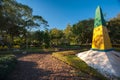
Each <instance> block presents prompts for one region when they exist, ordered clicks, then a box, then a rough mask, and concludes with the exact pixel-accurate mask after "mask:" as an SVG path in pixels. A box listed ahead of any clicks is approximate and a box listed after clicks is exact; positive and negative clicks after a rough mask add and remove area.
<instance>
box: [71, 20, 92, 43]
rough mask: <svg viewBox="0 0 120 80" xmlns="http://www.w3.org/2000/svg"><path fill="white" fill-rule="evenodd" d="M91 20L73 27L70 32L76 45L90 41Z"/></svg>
mask: <svg viewBox="0 0 120 80" xmlns="http://www.w3.org/2000/svg"><path fill="white" fill-rule="evenodd" d="M93 21H94V20H93V19H89V20H83V21H80V22H78V23H76V24H74V25H73V27H72V32H73V34H74V35H75V40H76V42H77V44H83V43H90V42H91V39H92V30H93V24H94V22H93Z"/></svg>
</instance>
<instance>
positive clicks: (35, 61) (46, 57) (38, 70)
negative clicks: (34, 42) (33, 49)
mask: <svg viewBox="0 0 120 80" xmlns="http://www.w3.org/2000/svg"><path fill="white" fill-rule="evenodd" d="M17 58H18V64H17V66H16V68H15V70H14V71H13V72H12V73H11V74H10V75H9V76H8V79H7V80H93V77H90V76H88V75H82V74H81V75H82V76H77V74H78V72H77V71H76V70H75V69H74V68H72V67H71V66H69V65H67V64H66V63H64V62H62V61H60V60H58V59H56V58H54V57H52V56H51V54H50V53H43V54H37V53H34V54H26V55H25V54H19V55H17Z"/></svg>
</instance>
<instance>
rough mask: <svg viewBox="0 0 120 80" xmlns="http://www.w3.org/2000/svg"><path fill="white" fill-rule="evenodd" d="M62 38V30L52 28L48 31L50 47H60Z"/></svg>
mask: <svg viewBox="0 0 120 80" xmlns="http://www.w3.org/2000/svg"><path fill="white" fill-rule="evenodd" d="M62 37H63V32H62V30H58V29H57V28H53V29H51V30H50V39H51V42H50V43H51V45H54V46H57V45H60V44H61V40H62Z"/></svg>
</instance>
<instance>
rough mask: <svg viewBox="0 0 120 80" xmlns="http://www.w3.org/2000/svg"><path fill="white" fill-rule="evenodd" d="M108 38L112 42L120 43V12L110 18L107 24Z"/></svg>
mask: <svg viewBox="0 0 120 80" xmlns="http://www.w3.org/2000/svg"><path fill="white" fill-rule="evenodd" d="M107 27H108V30H109V34H110V38H111V41H112V43H113V44H120V37H118V36H120V14H118V16H117V17H115V18H112V19H111V20H110V21H109V22H108V24H107Z"/></svg>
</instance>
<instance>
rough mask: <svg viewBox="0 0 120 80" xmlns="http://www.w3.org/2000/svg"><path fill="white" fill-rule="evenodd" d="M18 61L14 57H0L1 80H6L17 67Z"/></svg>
mask: <svg viewBox="0 0 120 80" xmlns="http://www.w3.org/2000/svg"><path fill="white" fill-rule="evenodd" d="M16 62H17V60H16V58H15V56H13V55H2V56H0V80H1V79H4V78H5V77H6V76H7V75H8V74H9V73H10V72H11V71H12V70H13V69H14V67H15V64H16Z"/></svg>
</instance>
